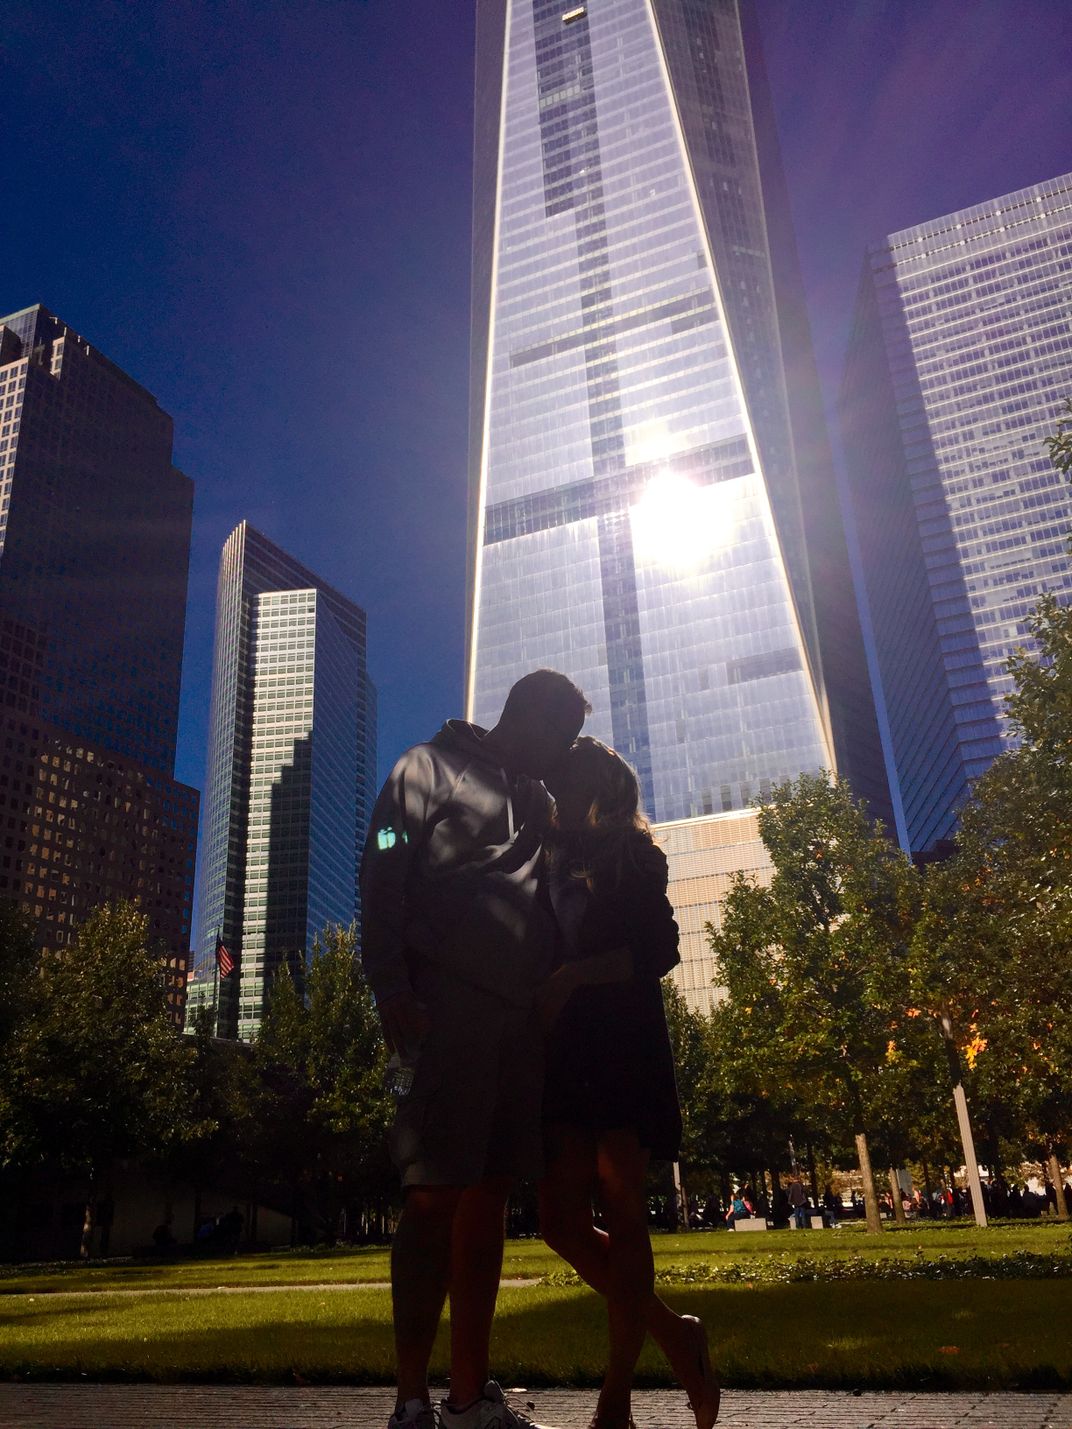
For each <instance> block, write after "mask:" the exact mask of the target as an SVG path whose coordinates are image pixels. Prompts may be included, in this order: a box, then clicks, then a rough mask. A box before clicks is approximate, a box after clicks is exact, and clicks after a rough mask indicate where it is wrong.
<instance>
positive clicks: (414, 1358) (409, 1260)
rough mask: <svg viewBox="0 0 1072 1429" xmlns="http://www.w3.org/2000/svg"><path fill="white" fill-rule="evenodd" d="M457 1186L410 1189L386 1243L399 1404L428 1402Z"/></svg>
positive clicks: (448, 1269) (446, 1284)
mask: <svg viewBox="0 0 1072 1429" xmlns="http://www.w3.org/2000/svg"><path fill="white" fill-rule="evenodd" d="M461 1194H462V1193H461V1191H460V1189H459V1188H458V1187H456V1186H410V1187H409V1188H408V1189H407V1191H406V1196H405V1202H404V1204H403V1207H402V1216H401V1218H400V1220H399V1222H398V1229H397V1230H396V1231H395V1235H394V1240H393V1241H392V1244H391V1299H392V1304H393V1307H394V1325H395V1354H396V1356H397V1359H398V1402H399V1404H405V1403H406V1402H407V1400H410V1399H423V1400H425V1402H428V1399H429V1395H428V1361H429V1360H430V1359H431V1357H432V1345H433V1344H434V1343H435V1337H436V1330H437V1329H438V1328H439V1317H440V1316H441V1315H442V1313H443V1303H444V1301H445V1300H446V1298H447V1289H448V1287H449V1284H450V1274H451V1231H452V1228H453V1224H454V1217H455V1212H456V1211H457V1207H458V1202H459V1199H460V1197H461Z"/></svg>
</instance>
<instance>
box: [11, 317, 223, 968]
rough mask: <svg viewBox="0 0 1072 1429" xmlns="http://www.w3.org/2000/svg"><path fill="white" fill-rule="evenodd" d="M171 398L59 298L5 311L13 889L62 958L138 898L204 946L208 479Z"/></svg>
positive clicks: (170, 945)
mask: <svg viewBox="0 0 1072 1429" xmlns="http://www.w3.org/2000/svg"><path fill="white" fill-rule="evenodd" d="M171 450H172V423H171V418H170V417H169V416H168V414H167V413H166V412H164V411H163V410H162V409H161V408H160V406H159V404H158V403H157V401H156V399H155V398H154V397H153V396H152V394H151V393H150V392H147V391H146V390H145V388H143V387H141V386H139V385H138V383H137V382H135V381H134V380H133V378H131V377H129V376H128V375H127V374H126V373H125V372H123V371H122V370H121V369H120V368H118V367H117V366H116V365H115V364H114V363H113V362H110V361H109V360H108V359H107V358H106V357H104V356H103V354H101V353H100V352H98V351H97V350H96V349H95V348H94V347H92V346H91V345H90V344H89V343H88V342H87V341H86V340H85V339H84V338H83V337H80V336H79V335H78V334H77V333H76V332H74V331H73V330H72V329H71V328H70V327H68V326H67V324H66V323H64V322H62V321H61V320H60V319H59V318H57V317H55V316H54V315H53V314H51V313H49V312H48V311H47V310H46V309H44V308H42V307H41V306H39V305H38V306H34V307H31V308H24V309H22V310H21V311H19V312H16V313H12V314H9V315H8V316H6V317H2V318H0V725H2V727H3V738H2V740H0V827H2V828H3V829H4V833H5V840H4V845H3V848H2V849H0V897H13V898H15V899H16V900H17V901H18V902H19V904H20V905H21V907H22V909H23V911H24V912H25V913H26V914H27V915H28V917H29V918H30V919H31V920H32V922H33V924H34V927H35V930H36V935H37V940H38V943H39V944H40V946H42V947H44V948H48V949H53V950H59V949H62V948H65V947H66V946H68V945H69V944H70V943H71V942H72V941H73V940H74V939H75V937H76V936H77V930H78V925H79V923H81V922H82V921H83V920H84V918H85V917H86V915H87V914H88V913H90V912H91V911H92V910H93V909H94V908H96V907H97V906H99V905H100V904H101V903H102V902H105V901H112V900H115V899H119V898H131V899H134V898H136V899H138V900H139V901H140V903H141V905H142V908H143V910H144V912H145V913H146V915H147V917H148V919H149V933H150V937H151V939H152V941H153V943H154V945H156V946H158V947H160V948H161V950H162V952H166V955H167V960H168V962H169V963H170V964H171V965H172V966H177V965H178V962H179V960H183V962H184V961H185V959H186V957H187V955H188V952H189V947H190V936H191V928H190V918H191V905H192V901H193V875H194V850H195V840H196V830H197V808H198V795H197V791H196V790H194V789H190V788H187V787H186V786H185V785H182V784H179V783H177V782H176V780H175V779H174V777H173V775H174V766H175V742H176V731H177V723H178V706H179V685H180V679H181V674H182V646H183V632H184V625H185V619H186V581H187V567H188V564H189V555H190V522H191V515H192V507H193V485H192V483H191V482H190V480H189V478H188V477H186V476H184V475H183V473H182V472H180V471H178V470H177V469H176V468H175V467H174V466H173V465H172V461H171Z"/></svg>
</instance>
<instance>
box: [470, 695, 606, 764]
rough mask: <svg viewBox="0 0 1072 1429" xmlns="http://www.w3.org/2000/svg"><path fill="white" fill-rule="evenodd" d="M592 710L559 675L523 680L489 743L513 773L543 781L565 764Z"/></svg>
mask: <svg viewBox="0 0 1072 1429" xmlns="http://www.w3.org/2000/svg"><path fill="white" fill-rule="evenodd" d="M591 713H592V706H591V705H590V704H589V703H588V701H587V700H586V699H585V697H584V695H583V694H582V693H581V692H580V690H579V689H578V688H577V686H576V685H575V684H574V683H573V681H572V680H570V679H569V678H568V677H567V676H565V675H561V674H559V672H558V671H557V670H533V671H532V673H531V674H529V675H522V677H521V679H520V680H518V682H517V683H516V684H515V685H514V686H513V688H512V689H511V691H510V693H509V694H508V695H507V696H506V703H505V704H504V705H503V711H502V714H501V715H500V716H499V722H498V724H497V725H496V726H495V728H494V729H493V730H491V731H489V733H488V736H487V743H488V744H489V745H490V747H491V748H493V749H495V750H496V751H497V752H498V753H499V754H500V755H501V756H502V757H503V759H504V760H505V762H506V763H507V764H509V765H510V767H511V768H513V769H515V770H517V771H518V772H519V773H521V774H528V775H529V776H530V777H531V778H533V779H543V778H544V777H545V775H547V774H548V773H549V772H550V771H551V770H552V769H554V768H555V766H556V765H558V764H560V763H561V762H562V759H563V757H564V756H565V754H566V752H567V751H568V750H569V748H570V745H571V744H572V743H573V741H574V740H575V739H576V738H577V735H578V734H579V732H580V729H581V726H582V725H583V724H584V720H585V716H586V715H590V714H591Z"/></svg>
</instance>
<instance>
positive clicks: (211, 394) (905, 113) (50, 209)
mask: <svg viewBox="0 0 1072 1429" xmlns="http://www.w3.org/2000/svg"><path fill="white" fill-rule="evenodd" d="M758 3H759V5H760V10H761V16H762V24H763V31H764V37H765V42H766V49H767V64H768V70H769V72H770V78H771V85H772V89H773V91H774V96H775V102H776V109H777V116H778V121H779V129H780V133H781V138H782V144H783V157H784V160H785V166H786V170H787V178H788V182H789V188H790V197H791V202H792V206H793V213H794V218H795V222H796V227H797V237H798V245H799V248H800V254H801V263H802V269H803V274H804V280H805V287H806V292H807V296H808V302H809V309H810V313H811V319H812V324H813V330H814V334H815V341H816V349H817V354H818V358H819V365H820V372H821V375H822V377H823V380H824V384H825V386H826V393H827V397H828V400H829V399H830V398H831V397H832V394H833V391H834V388H835V386H836V383H837V381H838V378H839V374H840V367H841V361H842V357H843V354H844V347H845V341H846V336H847V330H848V324H849V320H850V315H851V308H852V302H853V298H854V295H855V290H856V285H857V281H858V277H859V272H860V264H861V259H862V254H863V248H864V244H865V243H866V242H867V240H868V239H870V238H875V237H879V236H881V235H882V234H883V233H886V232H888V231H892V230H894V229H897V228H903V227H907V226H908V225H910V224H913V223H917V222H920V221H922V220H924V219H928V218H932V217H936V216H938V215H940V214H942V213H944V212H947V211H949V210H951V209H954V208H959V207H962V206H964V205H967V204H971V203H977V202H980V201H982V200H984V199H986V198H990V197H993V196H995V195H997V194H1000V193H1004V192H1006V191H1008V190H1010V189H1014V188H1020V187H1023V186H1024V185H1026V184H1029V183H1034V182H1037V181H1038V180H1040V179H1044V178H1049V177H1051V176H1052V175H1054V174H1057V173H1062V172H1065V171H1066V170H1068V169H1070V168H1072V124H1070V121H1069V116H1070V115H1072V78H1070V67H1069V65H1068V53H1069V48H1070V41H1072V20H1070V18H1069V9H1068V6H1067V3H1066V0H971V3H970V4H969V3H964V0H855V3H853V0H758ZM4 28H5V30H6V32H7V33H6V53H5V55H4V58H3V77H2V83H0V106H2V109H3V116H4V117H3V131H2V132H3V147H4V151H5V160H6V164H5V167H6V169H7V182H6V187H5V203H4V205H3V219H2V222H3V228H4V232H3V241H2V248H0V252H2V254H3V263H2V267H0V277H2V289H3V291H2V293H0V310H2V311H11V310H14V309H17V308H21V307H24V306H26V305H28V304H29V303H32V302H35V301H41V302H44V303H45V304H46V305H47V306H48V307H50V308H51V309H52V310H53V311H54V312H56V313H57V314H58V315H59V316H60V317H62V318H63V319H64V320H65V321H66V322H68V323H70V324H71V325H72V326H73V327H74V328H76V329H77V330H78V331H79V332H81V333H82V334H83V335H84V336H85V337H86V338H88V339H89V341H90V342H92V343H93V344H95V345H96V346H97V347H99V348H100V349H101V350H102V351H103V352H104V353H105V354H107V355H108V356H109V357H111V358H112V359H113V360H115V361H116V362H118V363H119V364H120V365H121V366H123V367H124V368H126V370H127V371H129V372H130V373H131V374H132V375H133V376H134V377H136V378H137V379H138V380H139V381H140V382H142V383H143V384H144V385H145V386H147V387H148V388H149V389H150V390H151V391H152V392H153V393H154V394H155V395H156V396H157V398H158V400H159V401H160V403H161V405H162V406H163V407H165V408H166V409H167V410H168V411H169V412H170V413H171V414H172V415H173V417H174V419H175V438H176V440H175V460H176V463H177V464H178V465H179V466H181V467H182V468H183V470H184V471H186V472H187V473H188V474H189V475H190V476H191V477H192V478H193V479H194V481H195V483H196V505H195V524H194V547H193V558H192V561H191V568H190V605H189V615H188V621H187V644H186V662H185V669H184V688H183V708H182V720H181V730H180V747H179V757H178V768H177V772H178V775H179V777H180V778H182V779H184V780H186V781H187V782H189V783H192V784H194V785H197V786H198V787H201V786H202V776H203V770H204V763H205V742H206V737H207V722H208V698H209V683H210V676H211V658H212V621H213V606H214V599H215V575H216V563H217V560H218V556H219V550H220V547H221V545H222V543H223V541H224V539H225V538H226V536H227V534H228V533H229V531H230V530H231V529H232V528H233V527H234V525H235V524H236V523H237V522H238V521H239V520H241V519H242V518H243V517H246V518H248V519H249V520H250V521H252V522H253V523H254V524H255V525H257V526H259V527H260V528H261V529H262V530H263V531H264V532H265V533H266V534H267V535H269V536H270V537H272V538H273V539H274V540H277V541H279V542H280V543H281V544H283V545H284V546H286V547H287V548H288V549H289V550H291V551H292V552H293V553H294V554H295V555H296V556H297V557H298V558H299V559H301V560H302V561H304V562H305V563H306V564H307V565H309V566H311V567H312V568H313V569H314V570H316V571H318V572H320V573H321V574H322V575H323V576H324V577H325V578H327V579H328V580H330V581H332V582H334V583H335V584H336V585H337V586H338V587H339V588H340V589H341V590H342V591H344V592H345V593H346V594H348V595H350V596H352V597H353V598H354V599H356V600H357V601H358V602H359V603H361V604H362V605H364V606H365V608H366V609H367V611H368V614H369V637H370V640H369V664H370V669H371V672H372V675H373V678H374V679H375V680H376V683H377V685H378V686H379V690H380V756H381V757H380V763H381V768H384V767H386V766H388V765H389V764H390V763H391V762H392V761H393V759H394V757H395V756H396V755H397V753H398V752H400V751H401V750H402V749H403V748H405V747H406V746H407V745H408V744H410V743H413V742H414V741H416V740H418V739H421V738H424V737H426V736H427V735H428V734H429V733H431V732H432V731H433V730H434V729H435V728H436V727H437V726H438V724H439V723H440V722H441V720H442V719H443V718H444V717H446V716H448V715H452V714H457V713H460V712H461V703H462V693H461V691H462V667H463V633H464V592H465V480H466V477H465V472H466V449H465V444H466V421H465V417H466V403H467V388H468V372H467V350H468V281H469V266H468V243H469V214H470V155H471V136H470V126H471V117H472V92H471V91H472V44H473V4H472V0H292V3H276V0H256V2H255V0H228V3H218V0H167V3H158V0H139V3H137V4H130V3H104V2H103V0H86V3H82V4H79V5H71V4H70V3H69V0H65V3H55V0H9V4H8V6H7V7H5V18H4Z"/></svg>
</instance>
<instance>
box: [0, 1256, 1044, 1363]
mask: <svg viewBox="0 0 1072 1429" xmlns="http://www.w3.org/2000/svg"><path fill="white" fill-rule="evenodd" d="M668 1298H669V1299H670V1300H671V1301H672V1303H673V1304H675V1305H676V1306H677V1307H678V1308H680V1309H682V1310H688V1311H690V1312H692V1313H694V1314H700V1315H701V1316H702V1317H703V1319H704V1321H705V1323H706V1324H707V1326H708V1329H709V1331H710V1333H711V1336H712V1341H713V1344H714V1345H715V1346H716V1357H717V1360H718V1362H719V1364H720V1366H721V1368H722V1371H723V1374H724V1378H725V1380H726V1383H727V1384H729V1385H736V1386H738V1387H745V1386H762V1387H771V1388H773V1387H788V1386H827V1387H836V1386H841V1387H857V1386H861V1387H871V1388H879V1387H901V1386H912V1387H917V1388H924V1389H927V1388H929V1389H938V1388H957V1387H963V1388H967V1387H988V1388H998V1387H1019V1388H1025V1389H1026V1388H1032V1389H1041V1388H1057V1387H1065V1388H1067V1387H1070V1386H1072V1336H1070V1335H1069V1333H1068V1309H1069V1302H1070V1294H1069V1287H1068V1282H1067V1281H1066V1282H1061V1281H1045V1282H1032V1281H1013V1282H1007V1283H1001V1284H999V1283H996V1282H992V1281H986V1280H980V1281H974V1282H964V1281H960V1282H943V1283H933V1282H922V1283H915V1282H907V1283H906V1282H893V1283H873V1282H868V1283H852V1284H837V1285H825V1284H823V1285H756V1286H753V1287H749V1286H745V1285H734V1286H712V1287H707V1288H702V1289H692V1288H690V1289H687V1290H681V1291H675V1290H671V1291H670V1292H668ZM445 1353H446V1338H445V1335H444V1334H441V1335H440V1339H439V1342H438V1345H437V1349H436V1356H435V1363H434V1371H435V1373H436V1374H437V1375H438V1376H443V1375H445V1371H446V1360H445ZM604 1355H605V1329H604V1316H603V1310H602V1305H601V1302H600V1301H599V1300H598V1298H597V1297H596V1296H594V1295H592V1294H591V1293H590V1292H587V1291H583V1290H576V1289H571V1288H549V1287H545V1286H537V1285H533V1286H531V1287H524V1288H517V1289H506V1290H504V1291H503V1292H502V1295H501V1297H500V1311H499V1316H498V1319H497V1322H496V1332H495V1340H494V1347H493V1356H494V1368H495V1371H496V1372H497V1374H498V1375H499V1376H500V1378H501V1379H502V1380H503V1382H504V1383H507V1384H512V1385H531V1386H537V1385H541V1384H591V1383H593V1382H595V1381H597V1380H598V1378H599V1375H600V1372H601V1368H602V1365H603V1362H604ZM391 1374H392V1355H391V1337H390V1313H389V1295H388V1292H387V1291H385V1290H375V1289H362V1288H352V1289H351V1288H339V1289H330V1290H325V1291H320V1290H312V1291H298V1290H292V1291H286V1290H280V1291H274V1290H273V1291H267V1292H264V1293H250V1294H242V1293H241V1292H239V1293H236V1294H221V1295H208V1296H184V1295H182V1294H181V1292H180V1293H175V1292H171V1293H165V1294H161V1295H152V1296H148V1297H144V1298H143V1297H140V1296H116V1295H108V1294H107V1293H103V1294H99V1295H94V1296H93V1297H92V1298H83V1297H78V1298H73V1297H72V1298H68V1297H67V1296H49V1295H44V1296H40V1295H38V1296H31V1295H19V1296H8V1297H5V1298H4V1299H3V1300H2V1301H0V1375H3V1376H5V1377H11V1376H15V1375H18V1376H27V1377H33V1378H60V1379H70V1378H77V1377H79V1376H80V1375H86V1376H88V1377H89V1378H93V1379H102V1378H136V1379H157V1380H183V1379H186V1380H213V1379H216V1380H228V1381H235V1380H237V1381H244V1380H266V1381H277V1382H294V1380H296V1379H298V1380H309V1381H332V1380H335V1381H345V1382H349V1383H360V1382H366V1383H387V1382H389V1381H390V1379H391ZM639 1378H640V1382H641V1383H646V1384H663V1383H667V1382H668V1375H667V1371H666V1367H665V1365H664V1364H663V1362H662V1361H661V1359H660V1357H659V1355H658V1354H657V1352H656V1351H655V1350H654V1349H653V1348H652V1347H650V1346H649V1347H648V1348H647V1349H646V1350H645V1354H644V1358H643V1359H642V1361H641V1365H640V1376H639Z"/></svg>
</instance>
